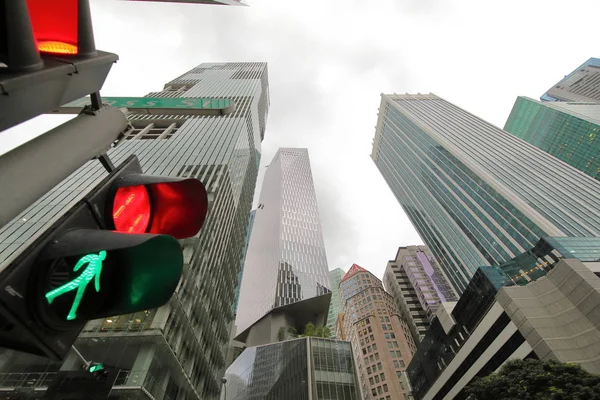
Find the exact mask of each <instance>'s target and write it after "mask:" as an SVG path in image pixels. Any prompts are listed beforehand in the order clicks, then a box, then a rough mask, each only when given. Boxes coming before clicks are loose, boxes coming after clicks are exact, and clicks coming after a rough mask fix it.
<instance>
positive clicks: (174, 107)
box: [53, 97, 235, 115]
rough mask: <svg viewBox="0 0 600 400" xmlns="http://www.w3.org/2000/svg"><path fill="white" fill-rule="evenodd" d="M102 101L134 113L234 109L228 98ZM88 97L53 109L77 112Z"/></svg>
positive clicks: (208, 112) (213, 112)
mask: <svg viewBox="0 0 600 400" xmlns="http://www.w3.org/2000/svg"><path fill="white" fill-rule="evenodd" d="M102 103H104V104H107V105H109V106H111V107H116V108H127V109H128V110H129V112H130V113H134V114H153V115H165V114H169V115H226V114H231V113H232V112H234V111H235V103H234V102H233V101H231V100H229V99H214V98H181V97H179V98H172V99H163V98H159V97H102ZM90 104H91V101H90V98H89V97H82V98H81V99H77V100H75V101H72V102H70V103H67V104H65V105H64V106H61V107H60V108H59V109H58V110H55V111H53V112H54V113H58V114H79V113H80V112H81V109H82V108H83V107H85V106H87V105H90Z"/></svg>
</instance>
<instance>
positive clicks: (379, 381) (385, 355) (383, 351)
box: [340, 264, 416, 400]
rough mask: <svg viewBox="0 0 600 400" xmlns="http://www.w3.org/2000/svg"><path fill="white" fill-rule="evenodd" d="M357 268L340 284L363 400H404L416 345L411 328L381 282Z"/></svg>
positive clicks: (345, 319)
mask: <svg viewBox="0 0 600 400" xmlns="http://www.w3.org/2000/svg"><path fill="white" fill-rule="evenodd" d="M359 268H360V267H358V266H357V265H356V264H355V265H353V267H352V268H351V269H350V270H349V271H348V273H347V274H346V275H345V276H344V279H342V282H341V283H340V291H341V293H342V299H343V304H344V329H345V331H346V335H347V338H348V340H349V341H350V342H351V343H352V349H353V352H354V357H355V361H356V365H357V367H358V376H359V380H360V383H361V387H362V392H363V396H364V399H366V400H381V399H385V398H386V396H391V398H393V399H399V400H402V399H404V398H405V390H404V386H403V384H402V379H401V378H400V377H401V376H402V372H403V371H405V370H406V366H407V365H408V364H409V362H410V360H411V358H412V355H413V354H414V352H415V351H416V345H415V342H414V340H413V338H412V335H411V332H410V328H409V326H408V324H407V323H406V321H405V320H404V319H403V318H402V317H401V316H400V315H399V312H398V309H397V307H396V303H395V302H394V299H393V297H392V296H391V295H390V294H388V293H387V292H386V291H385V290H384V289H383V285H382V283H381V281H380V280H379V279H377V278H376V277H375V276H374V275H373V274H371V273H370V272H368V271H366V270H364V269H362V268H360V269H359Z"/></svg>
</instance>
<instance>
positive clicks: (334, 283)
mask: <svg viewBox="0 0 600 400" xmlns="http://www.w3.org/2000/svg"><path fill="white" fill-rule="evenodd" d="M344 274H346V272H344V270H343V269H341V268H336V269H333V270H331V271H329V283H330V284H331V304H330V305H329V314H328V316H327V327H328V328H329V330H330V331H331V334H332V336H334V337H335V323H336V321H337V319H338V315H339V314H340V313H341V312H342V310H343V307H342V295H341V294H340V282H341V281H342V278H343V277H344ZM338 339H341V338H338Z"/></svg>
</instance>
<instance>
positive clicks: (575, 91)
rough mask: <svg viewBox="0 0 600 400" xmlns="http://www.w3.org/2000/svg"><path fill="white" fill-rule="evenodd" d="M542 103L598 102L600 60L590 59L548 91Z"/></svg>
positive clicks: (599, 99)
mask: <svg viewBox="0 0 600 400" xmlns="http://www.w3.org/2000/svg"><path fill="white" fill-rule="evenodd" d="M541 100H542V101H600V58H590V59H589V60H587V61H586V62H584V63H583V64H582V65H581V66H580V67H579V68H577V69H576V70H575V71H573V72H571V73H570V74H569V75H567V76H565V77H564V78H563V79H562V80H561V81H560V82H558V83H557V84H556V85H554V86H553V87H552V88H551V89H548V91H547V92H546V93H544V94H543V95H542V97H541Z"/></svg>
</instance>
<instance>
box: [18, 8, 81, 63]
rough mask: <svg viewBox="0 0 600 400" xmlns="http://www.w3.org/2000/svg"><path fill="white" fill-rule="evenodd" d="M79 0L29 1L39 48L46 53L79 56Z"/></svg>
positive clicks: (32, 23)
mask: <svg viewBox="0 0 600 400" xmlns="http://www.w3.org/2000/svg"><path fill="white" fill-rule="evenodd" d="M78 3H79V1H78V0H52V1H49V0H27V6H28V8H29V16H30V18H31V26H32V28H33V34H34V36H35V40H36V42H37V48H38V50H39V51H41V52H44V53H53V54H78V53H79V49H78V43H79V40H78V39H79V38H78V32H77V30H78V23H79V7H78Z"/></svg>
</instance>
